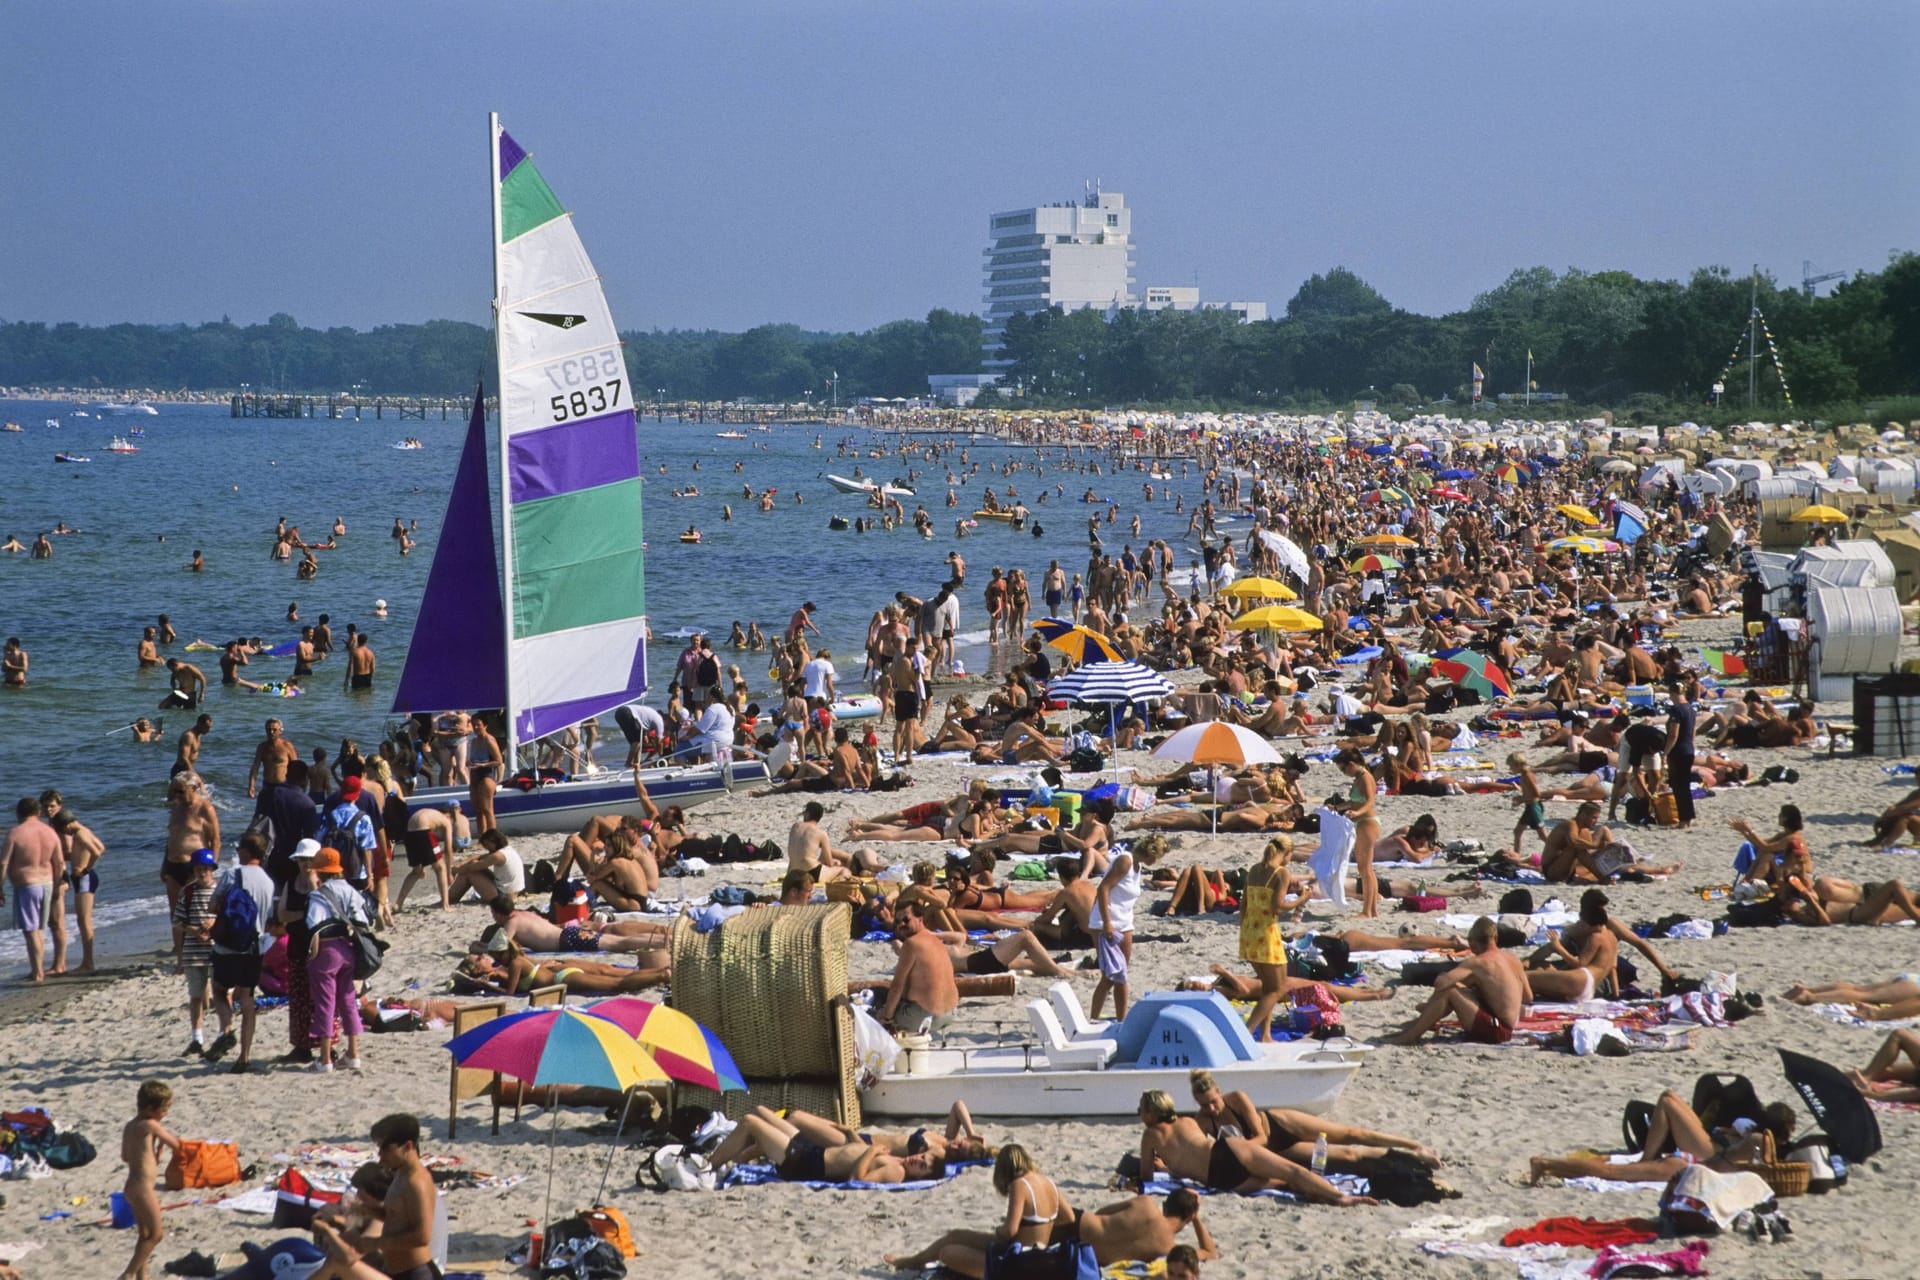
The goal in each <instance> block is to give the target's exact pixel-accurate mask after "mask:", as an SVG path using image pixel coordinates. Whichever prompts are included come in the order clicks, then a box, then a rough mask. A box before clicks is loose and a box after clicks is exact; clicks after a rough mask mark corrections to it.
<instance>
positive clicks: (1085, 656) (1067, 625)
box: [1033, 618, 1127, 662]
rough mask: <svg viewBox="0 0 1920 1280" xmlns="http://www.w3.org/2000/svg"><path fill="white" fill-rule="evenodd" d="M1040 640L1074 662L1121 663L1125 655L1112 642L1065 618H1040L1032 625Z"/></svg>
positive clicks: (1096, 632)
mask: <svg viewBox="0 0 1920 1280" xmlns="http://www.w3.org/2000/svg"><path fill="white" fill-rule="evenodd" d="M1033 629H1034V631H1035V632H1037V633H1038V634H1039V636H1040V638H1041V639H1042V640H1044V641H1046V642H1047V643H1048V644H1049V645H1051V646H1053V647H1054V648H1055V649H1058V650H1060V652H1062V653H1064V654H1066V655H1067V656H1068V657H1069V658H1072V659H1073V660H1074V661H1075V662H1123V661H1125V660H1126V656H1127V655H1126V654H1124V653H1122V652H1120V650H1118V649H1117V648H1115V647H1114V644H1113V641H1111V640H1109V639H1107V638H1106V637H1105V636H1103V635H1101V634H1100V633H1099V632H1098V631H1094V630H1092V629H1091V628H1088V627H1083V626H1080V625H1078V624H1076V623H1074V622H1070V621H1068V620H1067V619H1066V618H1042V619H1040V621H1038V622H1036V623H1034V624H1033Z"/></svg>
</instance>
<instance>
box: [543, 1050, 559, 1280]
mask: <svg viewBox="0 0 1920 1280" xmlns="http://www.w3.org/2000/svg"><path fill="white" fill-rule="evenodd" d="M559 1092H560V1087H559V1086H558V1085H551V1084H550V1085H548V1086H547V1110H548V1111H549V1112H550V1113H551V1114H552V1121H551V1123H549V1124H548V1125H547V1199H546V1203H545V1204H543V1205H542V1206H541V1208H540V1241H541V1243H540V1252H541V1253H542V1254H543V1255H544V1254H545V1253H546V1237H547V1219H548V1218H550V1217H552V1216H553V1161H554V1155H555V1152H556V1148H557V1146H558V1143H559V1140H560V1108H559V1107H557V1106H555V1105H554V1099H555V1098H556V1097H558V1096H559ZM538 1261H539V1262H541V1263H545V1262H546V1258H545V1257H544V1256H542V1257H541V1258H540V1259H538Z"/></svg>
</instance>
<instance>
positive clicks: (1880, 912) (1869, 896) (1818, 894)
mask: <svg viewBox="0 0 1920 1280" xmlns="http://www.w3.org/2000/svg"><path fill="white" fill-rule="evenodd" d="M1782 914H1784V915H1785V916H1786V917H1787V918H1788V919H1790V920H1793V921H1795V922H1796V923H1798V924H1808V925H1823V924H1897V923H1899V922H1900V921H1901V920H1911V921H1913V922H1914V923H1915V924H1920V904H1916V903H1915V902H1914V900H1913V895H1912V894H1911V893H1909V892H1908V891H1907V886H1906V885H1905V884H1903V883H1902V882H1900V881H1898V880H1886V881H1881V882H1879V883H1875V882H1873V881H1871V880H1870V881H1868V882H1867V883H1865V884H1855V883H1854V882H1853V881H1851V880H1841V879H1838V878H1836V877H1832V876H1822V877H1820V878H1819V879H1818V880H1815V881H1814V882H1813V893H1812V894H1811V895H1807V894H1796V895H1794V897H1793V898H1792V899H1791V900H1790V901H1789V902H1788V903H1787V904H1786V906H1785V907H1784V909H1783V911H1782Z"/></svg>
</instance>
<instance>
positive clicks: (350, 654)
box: [346, 633, 376, 693]
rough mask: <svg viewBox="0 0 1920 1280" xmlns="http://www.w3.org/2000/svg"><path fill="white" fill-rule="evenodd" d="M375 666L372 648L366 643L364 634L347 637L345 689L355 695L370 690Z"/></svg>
mask: <svg viewBox="0 0 1920 1280" xmlns="http://www.w3.org/2000/svg"><path fill="white" fill-rule="evenodd" d="M375 665H376V662H375V659H374V656H373V646H372V645H370V644H368V643H367V637H366V635H365V633H360V634H356V635H352V636H349V637H348V638H347V679H346V688H347V689H349V690H351V691H353V692H356V693H361V692H365V691H367V690H370V689H372V688H373V669H374V667H375Z"/></svg>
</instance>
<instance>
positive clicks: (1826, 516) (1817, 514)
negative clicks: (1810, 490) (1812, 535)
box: [1787, 502, 1847, 524]
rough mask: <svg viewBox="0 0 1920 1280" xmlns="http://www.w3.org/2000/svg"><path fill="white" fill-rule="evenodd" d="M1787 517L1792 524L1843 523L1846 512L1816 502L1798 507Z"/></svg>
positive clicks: (1845, 518)
mask: <svg viewBox="0 0 1920 1280" xmlns="http://www.w3.org/2000/svg"><path fill="white" fill-rule="evenodd" d="M1787 519H1788V521H1789V522H1790V523H1792V524H1845V523H1846V522H1847V513H1846V512H1844V511H1842V510H1840V509H1839V508H1838V507H1829V506H1825V505H1823V504H1821V503H1818V502H1816V503H1814V504H1813V505H1812V506H1810V507H1802V508H1800V509H1799V510H1798V511H1796V512H1794V513H1793V514H1792V515H1790V516H1788V517H1787Z"/></svg>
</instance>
